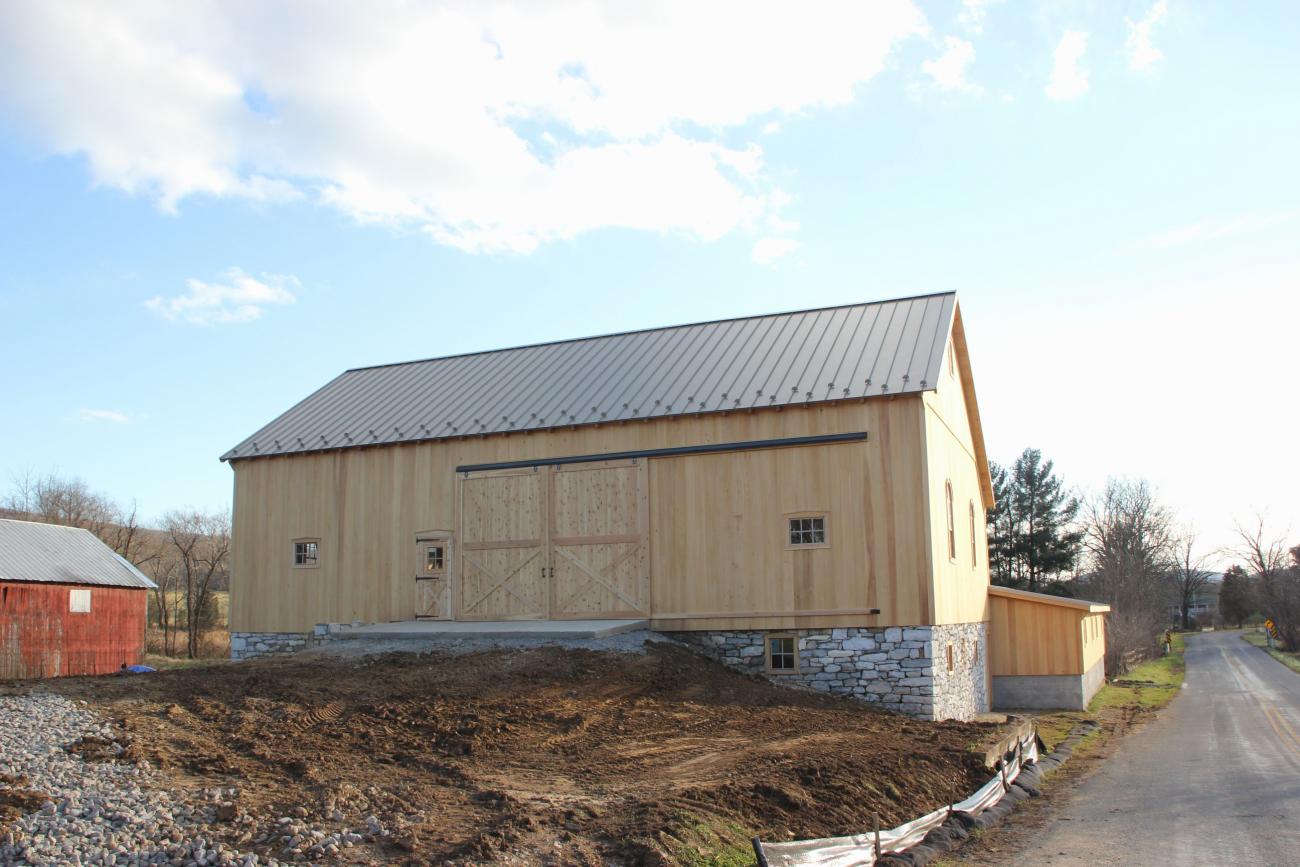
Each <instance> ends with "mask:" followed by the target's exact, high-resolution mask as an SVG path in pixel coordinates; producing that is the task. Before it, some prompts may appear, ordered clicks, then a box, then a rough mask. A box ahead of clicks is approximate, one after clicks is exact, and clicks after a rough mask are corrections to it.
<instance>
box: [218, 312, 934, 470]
mask: <svg viewBox="0 0 1300 867" xmlns="http://www.w3.org/2000/svg"><path fill="white" fill-rule="evenodd" d="M956 304H957V297H956V294H955V293H952V292H945V293H941V294H935V295H923V296H917V297H913V298H900V299H895V300H890V301H878V302H872V303H866V304H850V305H846V306H842V307H827V308H822V309H817V310H802V311H797V312H793V313H776V314H769V315H764V316H749V317H744V318H740V319H726V320H719V321H715V322H702V323H698V324H693V325H677V326H672V327H668V328H652V329H648V330H645V331H632V332H625V333H621V334H609V335H604V336H600V337H585V338H579V339H575V340H562V341H557V342H554V343H542V344H535V345H532V346H520V347H516V348H513V349H497V350H492V351H487V352H476V353H470V354H466V355H454V356H448V357H445V358H432V359H427V360H423V361H409V362H403V363H398V364H388V365H380V366H377V367H363V368H357V369H354V370H349V371H347V372H345V373H343V374H341V375H340V376H338V377H336V378H335V379H334V380H332V381H330V382H329V383H327V384H326V385H325V386H324V387H322V388H321V389H319V390H318V391H316V392H315V393H313V394H311V395H310V396H308V397H307V398H306V399H305V400H303V401H301V402H300V403H298V404H297V405H296V406H294V407H293V408H291V409H290V410H288V411H287V412H285V413H284V414H283V415H281V416H280V417H279V418H277V419H275V420H274V421H272V422H271V423H270V424H268V425H266V426H265V427H263V428H262V429H261V430H259V431H257V433H255V434H253V435H252V436H250V437H248V438H247V439H245V440H244V441H243V442H241V443H240V444H239V445H237V446H235V447H234V448H232V449H231V450H230V451H228V452H226V453H225V454H224V455H222V456H221V459H222V460H223V461H226V460H238V459H243V458H254V457H263V456H267V455H283V454H294V453H301V452H314V451H323V450H327V449H340V448H355V447H360V446H374V445H388V444H393V443H403V442H417V441H421V440H435V439H448V438H452V437H458V436H472V435H478V434H489V433H510V432H516V431H527V430H545V429H548V428H558V427H570V426H574V425H585V424H599V423H604V422H614V421H631V420H640V419H649V418H665V417H671V416H681V415H697V414H700V413H709V412H722V411H734V410H739V409H760V408H769V407H783V406H791V405H796V404H808V403H817V402H825V401H834V400H846V399H856V398H864V397H881V396H889V395H897V394H908V393H916V392H921V391H927V390H932V389H934V387H935V384H936V383H937V381H938V377H939V373H940V370H941V366H942V363H943V350H944V346H945V345H946V342H947V339H948V333H949V330H950V329H951V327H952V321H953V314H954V311H955V309H956Z"/></svg>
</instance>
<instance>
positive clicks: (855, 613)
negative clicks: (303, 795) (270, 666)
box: [230, 395, 942, 631]
mask: <svg viewBox="0 0 1300 867" xmlns="http://www.w3.org/2000/svg"><path fill="white" fill-rule="evenodd" d="M926 414H927V411H926V410H925V408H924V406H923V403H922V398H920V397H917V396H911V395H909V396H900V397H897V398H876V399H871V400H867V401H864V402H845V403H839V404H824V405H819V406H813V407H808V408H802V409H800V408H792V409H786V410H782V411H777V410H763V411H756V412H752V413H751V412H738V413H729V414H725V415H724V414H711V415H705V416H700V417H687V418H673V419H663V420H656V421H647V422H630V423H626V424H610V425H600V426H587V427H577V428H573V429H569V430H556V431H545V432H537V433H529V434H525V433H519V434H509V435H501V436H488V437H483V438H463V439H455V440H442V441H433V442H424V443H411V444H403V445H393V446H383V447H374V448H358V449H348V450H341V451H334V452H321V453H316V454H310V455H300V456H289V457H273V458H257V459H251V460H239V461H235V462H233V464H232V466H233V467H234V470H235V531H234V533H235V535H234V551H233V571H232V595H231V612H230V620H231V628H232V629H234V630H237V631H306V630H309V629H310V628H311V627H312V626H313V625H314V624H316V623H321V622H330V621H343V622H346V621H351V620H362V621H368V622H382V621H388V620H406V619H409V618H411V617H412V616H413V613H414V612H413V598H414V597H413V590H414V588H413V586H412V581H413V576H412V575H411V574H410V551H411V547H412V545H413V544H414V541H415V537H416V534H417V533H419V532H420V531H422V530H426V529H428V528H430V527H453V528H454V527H457V526H458V524H457V514H456V500H457V493H456V491H457V484H456V481H455V479H456V473H455V468H456V467H457V466H458V465H462V464H482V463H492V462H500V461H515V460H533V459H543V458H549V457H558V456H568V455H586V454H601V453H611V452H617V451H624V450H635V449H656V448H671V447H676V446H690V445H700V444H710V443H725V442H742V441H750V440H763V439H775V438H787V437H801V436H815V435H820V434H834V433H846V432H852V431H868V432H869V434H870V439H869V441H868V442H865V443H853V444H843V445H833V446H804V447H796V448H786V449H775V450H763V451H758V452H749V453H733V454H720V455H699V456H691V457H682V458H663V459H655V460H653V461H651V463H650V467H649V471H648V477H649V491H648V497H649V509H648V512H649V518H648V520H649V523H650V527H649V528H648V531H649V533H650V537H651V540H652V542H651V551H650V563H649V570H650V573H649V574H650V579H649V580H650V594H651V600H652V610H651V616H652V617H654V616H657V612H659V611H663V612H665V613H670V614H691V615H700V614H705V615H713V616H711V617H708V618H699V617H693V618H692V619H691V620H689V621H684V622H682V623H680V624H676V625H679V626H680V627H681V628H697V629H711V628H757V627H763V628H792V627H795V626H834V625H854V624H859V625H865V624H879V625H911V624H923V623H926V622H928V617H929V612H930V610H931V598H930V594H931V589H930V586H929V580H928V575H929V562H928V561H929V558H930V556H931V554H930V548H929V545H928V543H927V533H928V528H927V525H926V524H927V522H926V517H925V511H924V507H923V502H924V498H925V488H924V484H923V477H924V468H923V465H924V462H925V459H926V458H925V455H926V441H925V430H926ZM696 467H699V468H702V469H706V470H707V472H704V473H699V472H696V471H695V468H696ZM715 471H716V473H718V474H719V475H712V473H714V472H715ZM726 479H730V480H731V481H726ZM657 481H659V482H662V484H663V485H664V491H663V494H662V495H661V494H660V492H658V491H657V489H656V482H657ZM940 484H942V483H941V482H940ZM548 508H549V507H548ZM814 508H815V509H821V508H826V509H827V510H828V512H829V514H830V516H831V517H830V520H831V527H832V530H831V533H832V541H833V544H832V546H831V547H830V548H828V549H824V550H817V551H804V552H791V551H786V550H785V549H784V546H783V544H782V541H783V539H784V528H783V525H782V516H783V515H784V514H785V513H788V512H795V511H802V510H807V509H814ZM547 517H548V519H549V512H548V516H547ZM566 520H567V518H566ZM573 520H574V521H576V522H578V523H576V524H575V526H581V520H582V519H581V518H580V517H577V516H575V517H573ZM658 522H664V523H665V524H666V526H664V527H657V526H656V524H657V523H658ZM506 530H509V531H510V532H513V529H511V528H503V532H504V531H506ZM530 532H531V531H530ZM584 532H585V531H584ZM718 533H721V534H722V535H717V534H718ZM525 535H526V534H525ZM306 536H311V537H317V538H320V540H321V547H320V567H319V568H318V569H312V570H294V569H292V568H291V560H292V556H291V555H292V547H291V540H292V539H294V538H300V537H306ZM521 538H522V537H521ZM529 538H533V537H532V536H529ZM480 541H490V540H486V539H484V540H480ZM463 542H464V540H462V539H459V538H455V539H453V540H452V549H453V551H455V552H457V554H456V556H457V557H458V558H459V557H460V556H461V555H462V554H463V553H464V552H463V550H462V548H463V547H464V546H463V544H462V543H463ZM796 555H799V557H796ZM799 558H802V559H799ZM660 564H662V568H661V566H660ZM539 568H540V567H539ZM828 570H829V571H828ZM454 571H455V570H453V572H454ZM539 574H540V573H539ZM556 574H557V576H558V575H559V570H558V569H557V572H556ZM459 580H461V579H460V576H458V575H456V574H453V582H457V581H459ZM556 580H559V579H558V577H557V579H556ZM661 580H662V582H663V585H664V586H663V587H662V588H661V587H660V586H659V585H660V581H661ZM548 592H549V591H548ZM760 599H761V600H763V601H762V603H761V604H760V603H759V601H758V600H760ZM767 600H771V604H772V607H771V608H767V607H766V606H767V605H768V602H767ZM453 604H454V605H456V606H459V605H461V604H462V600H461V599H459V598H457V599H455V600H454V602H453ZM502 604H505V603H502ZM714 605H717V606H719V607H712V606H714ZM792 605H798V606H799V607H795V608H792V607H791V606H792ZM702 606H703V607H702ZM523 607H526V606H523ZM869 608H880V609H881V611H882V613H881V614H880V616H878V617H869V616H868V615H867V614H866V610H867V609H869ZM792 611H799V612H805V613H802V614H798V615H794V614H791V613H790V612H792ZM516 613H517V614H520V615H523V614H524V613H525V612H523V611H522V610H521V611H520V612H516ZM655 625H656V626H662V627H664V628H669V627H671V626H674V625H675V624H674V623H671V622H665V623H662V624H660V623H658V622H656V623H655Z"/></svg>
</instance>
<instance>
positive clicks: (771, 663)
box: [767, 635, 799, 674]
mask: <svg viewBox="0 0 1300 867" xmlns="http://www.w3.org/2000/svg"><path fill="white" fill-rule="evenodd" d="M767 670H768V671H769V672H772V673H774V674H781V673H785V674H793V673H794V672H797V671H798V670H799V640H798V639H797V638H795V637H794V636H793V635H769V636H768V637H767Z"/></svg>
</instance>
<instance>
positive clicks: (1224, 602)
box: [1219, 564, 1255, 627]
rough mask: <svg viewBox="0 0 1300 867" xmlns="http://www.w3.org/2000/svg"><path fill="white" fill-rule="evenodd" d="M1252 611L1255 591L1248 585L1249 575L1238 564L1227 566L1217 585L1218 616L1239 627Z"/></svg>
mask: <svg viewBox="0 0 1300 867" xmlns="http://www.w3.org/2000/svg"><path fill="white" fill-rule="evenodd" d="M1254 613H1255V591H1254V588H1252V587H1251V586H1250V576H1249V575H1247V574H1246V570H1245V569H1243V568H1241V567H1240V566H1237V565H1235V564H1234V565H1232V566H1229V567H1228V571H1227V572H1224V573H1223V584H1222V585H1221V586H1220V587H1219V616H1220V617H1222V618H1223V622H1224V623H1235V624H1237V626H1238V627H1240V626H1241V624H1242V623H1244V622H1246V621H1247V620H1249V619H1250V616H1251V615H1252V614H1254Z"/></svg>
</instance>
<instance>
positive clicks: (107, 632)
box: [0, 582, 148, 680]
mask: <svg viewBox="0 0 1300 867" xmlns="http://www.w3.org/2000/svg"><path fill="white" fill-rule="evenodd" d="M74 589H79V590H85V589H89V590H90V611H89V612H88V613H84V614H82V613H72V612H70V611H69V610H68V597H69V594H70V592H71V591H72V590H74ZM147 592H148V591H146V590H144V589H142V588H131V587H103V586H93V587H87V586H85V585H70V584H44V583H42V584H36V583H22V582H0V680H3V679H20V678H37V677H65V676H72V675H82V674H111V673H113V672H115V671H117V670H118V669H119V668H121V666H122V664H123V663H126V664H127V665H135V664H138V663H139V662H140V660H141V659H142V658H143V656H144V628H145V616H146V607H147V604H148V600H147V596H146V594H147Z"/></svg>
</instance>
